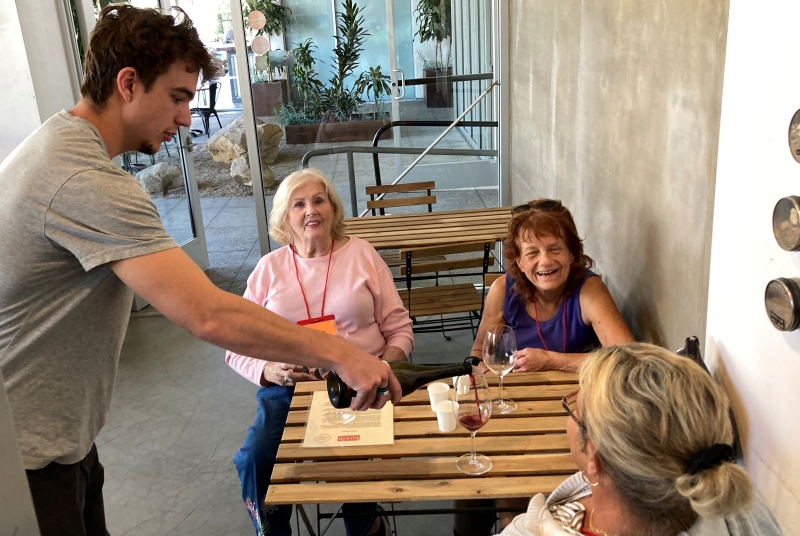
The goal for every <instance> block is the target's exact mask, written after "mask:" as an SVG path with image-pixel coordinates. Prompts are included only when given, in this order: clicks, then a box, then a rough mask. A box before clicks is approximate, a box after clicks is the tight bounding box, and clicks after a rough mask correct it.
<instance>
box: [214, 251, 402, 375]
mask: <svg viewBox="0 0 800 536" xmlns="http://www.w3.org/2000/svg"><path fill="white" fill-rule="evenodd" d="M327 268H328V256H327V255H326V256H323V257H316V258H313V259H304V258H302V257H299V256H298V257H297V269H298V271H299V273H300V281H302V283H303V290H305V293H306V298H307V299H308V306H309V308H310V309H311V316H312V317H318V316H322V314H323V312H322V311H321V307H322V291H323V289H324V287H325V271H326V270H327ZM244 297H245V298H246V299H248V300H250V301H253V302H255V303H258V304H260V305H262V306H263V307H266V308H267V309H269V310H270V311H272V312H274V313H277V314H279V315H281V316H282V317H284V318H287V319H289V320H291V321H293V322H297V321H298V320H305V319H307V318H308V314H307V313H306V306H305V303H304V302H303V295H302V293H301V292H300V286H299V285H298V283H297V277H296V275H295V269H294V263H293V262H292V251H291V249H290V248H289V247H288V246H284V247H282V248H280V249H277V250H275V251H273V252H271V253H269V254H267V255H264V257H262V258H261V260H260V261H259V262H258V265H257V266H256V269H255V270H253V273H252V274H250V277H249V278H248V279H247V290H246V291H245V293H244ZM324 314H326V315H330V314H332V315H335V316H336V331H337V333H338V334H339V336H340V337H343V338H344V339H346V340H347V341H348V342H350V343H351V344H353V345H354V346H356V347H357V348H360V349H361V350H363V351H365V352H367V353H369V354H372V355H374V356H375V357H379V356H381V355H383V353H384V351H385V349H386V347H387V346H397V347H398V348H400V349H401V350H403V352H405V354H406V355H408V354H409V353H410V352H411V350H412V348H413V347H414V335H413V333H412V331H411V319H410V318H409V316H408V311H406V309H405V308H404V307H403V302H402V301H401V300H400V296H399V295H398V294H397V289H396V288H395V286H394V281H393V280H392V274H391V272H390V271H389V268H388V267H387V266H386V263H385V262H383V260H382V259H381V257H380V255H378V253H377V252H376V251H375V249H374V248H373V247H372V246H371V245H370V244H369V242H367V241H365V240H361V239H360V238H355V237H350V240H349V241H348V242H347V243H346V244H345V245H344V246H342V247H341V248H340V249H338V250H336V251H334V252H333V258H332V260H331V270H330V276H329V278H328V292H327V297H326V299H325V311H324ZM265 344H269V341H265ZM288 361H290V360H289V359H287V362H288ZM225 362H226V363H228V365H230V367H231V368H232V369H233V370H235V371H236V372H238V373H239V374H241V375H242V376H244V377H245V378H247V379H248V380H250V381H251V382H253V383H255V384H256V385H263V381H262V378H263V376H262V373H263V370H264V365H265V364H266V363H267V362H266V361H263V360H261V359H255V358H253V357H247V356H243V355H239V354H236V353H233V352H228V353H227V354H226V355H225Z"/></svg>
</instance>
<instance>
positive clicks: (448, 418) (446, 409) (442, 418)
mask: <svg viewBox="0 0 800 536" xmlns="http://www.w3.org/2000/svg"><path fill="white" fill-rule="evenodd" d="M453 404H455V402H452V401H450V400H442V401H441V402H439V403H438V404H436V421H437V422H438V423H439V430H441V431H442V432H452V431H453V430H455V429H456V415H455V412H454V411H453Z"/></svg>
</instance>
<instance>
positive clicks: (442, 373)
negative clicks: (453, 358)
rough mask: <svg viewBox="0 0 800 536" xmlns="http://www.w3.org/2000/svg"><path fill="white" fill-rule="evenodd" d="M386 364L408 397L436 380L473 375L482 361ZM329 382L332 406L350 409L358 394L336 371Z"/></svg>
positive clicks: (391, 362) (469, 359)
mask: <svg viewBox="0 0 800 536" xmlns="http://www.w3.org/2000/svg"><path fill="white" fill-rule="evenodd" d="M386 363H387V364H388V365H389V367H390V368H391V369H392V372H393V373H394V375H395V376H396V377H397V381H398V382H400V388H401V389H402V392H403V396H406V395H409V394H411V393H413V392H414V391H416V390H417V389H419V388H420V387H422V386H423V385H426V384H428V383H431V382H435V381H436V380H441V379H444V378H452V377H453V376H464V375H465V374H472V367H473V366H477V365H478V364H480V359H478V358H476V357H468V358H466V359H465V360H464V362H463V363H453V364H448V365H417V364H416V363H409V362H408V361H387V362H386ZM327 382H328V398H330V400H331V405H333V407H334V408H337V409H342V408H349V407H350V402H352V400H353V398H355V396H356V392H355V391H354V390H353V389H351V388H350V387H349V386H348V385H347V384H346V383H344V381H342V379H341V378H340V377H339V375H338V374H336V371H334V370H332V371H330V372H329V373H328V379H327Z"/></svg>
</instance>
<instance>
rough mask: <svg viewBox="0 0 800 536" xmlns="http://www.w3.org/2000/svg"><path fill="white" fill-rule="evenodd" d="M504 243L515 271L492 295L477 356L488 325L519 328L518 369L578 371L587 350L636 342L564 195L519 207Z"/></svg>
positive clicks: (516, 331)
mask: <svg viewBox="0 0 800 536" xmlns="http://www.w3.org/2000/svg"><path fill="white" fill-rule="evenodd" d="M512 212H513V214H514V216H513V217H512V218H511V221H510V222H509V224H508V234H507V236H506V239H505V241H504V243H503V256H504V257H505V266H506V270H507V271H508V273H507V274H506V277H503V278H500V279H498V280H497V281H495V283H494V284H493V285H492V287H491V289H490V290H489V294H488V296H487V297H486V305H485V307H484V311H483V318H482V320H481V324H480V328H479V329H478V336H477V337H476V338H475V344H474V345H473V347H472V355H475V356H477V357H480V356H481V344H482V342H483V332H484V330H485V328H486V327H488V326H491V325H494V324H506V325H509V326H511V327H512V328H513V330H514V335H515V337H516V340H517V348H519V352H518V354H517V363H516V365H515V367H514V370H515V371H536V370H566V371H577V369H578V366H579V365H580V363H581V361H582V360H583V357H584V356H585V355H586V353H587V352H589V351H591V350H592V349H594V348H597V347H599V346H601V345H602V346H613V345H616V344H624V343H627V342H632V341H633V340H634V339H633V335H631V332H630V330H629V329H628V326H627V324H626V323H625V320H623V318H622V315H620V313H619V310H617V306H616V304H615V303H614V299H613V298H612V297H611V294H610V293H609V292H608V289H607V288H606V286H605V285H604V284H603V282H602V281H601V280H600V278H599V277H597V275H596V274H595V273H593V272H592V271H591V270H589V268H591V267H592V266H593V265H594V261H592V259H591V258H590V257H589V256H588V255H586V254H584V252H583V243H582V241H581V239H580V237H579V236H578V231H577V229H576V228H575V222H574V221H573V219H572V215H571V214H570V212H569V210H567V208H566V207H565V206H563V205H562V204H561V202H560V201H557V200H553V199H537V200H535V201H530V202H528V203H526V204H524V205H520V206H518V207H514V208H513V209H512Z"/></svg>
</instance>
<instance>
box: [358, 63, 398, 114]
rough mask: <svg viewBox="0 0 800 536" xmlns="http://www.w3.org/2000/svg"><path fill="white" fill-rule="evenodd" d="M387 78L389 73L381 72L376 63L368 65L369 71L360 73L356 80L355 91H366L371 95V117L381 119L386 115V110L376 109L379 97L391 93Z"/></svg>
mask: <svg viewBox="0 0 800 536" xmlns="http://www.w3.org/2000/svg"><path fill="white" fill-rule="evenodd" d="M389 79H390V77H389V75H388V74H383V72H381V66H380V65H378V66H377V67H370V68H369V71H364V72H363V73H361V75H359V77H358V79H357V80H356V86H355V87H356V91H358V92H359V93H364V92H366V93H367V94H368V95H370V94H371V95H372V101H373V103H374V105H373V106H374V107H373V109H372V117H373V119H383V117H384V116H385V115H386V112H384V111H383V110H381V112H382V113H380V114H379V113H378V111H379V108H380V106H379V105H380V99H381V97H383V96H384V95H389V94H390V93H391V86H390V85H389Z"/></svg>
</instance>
